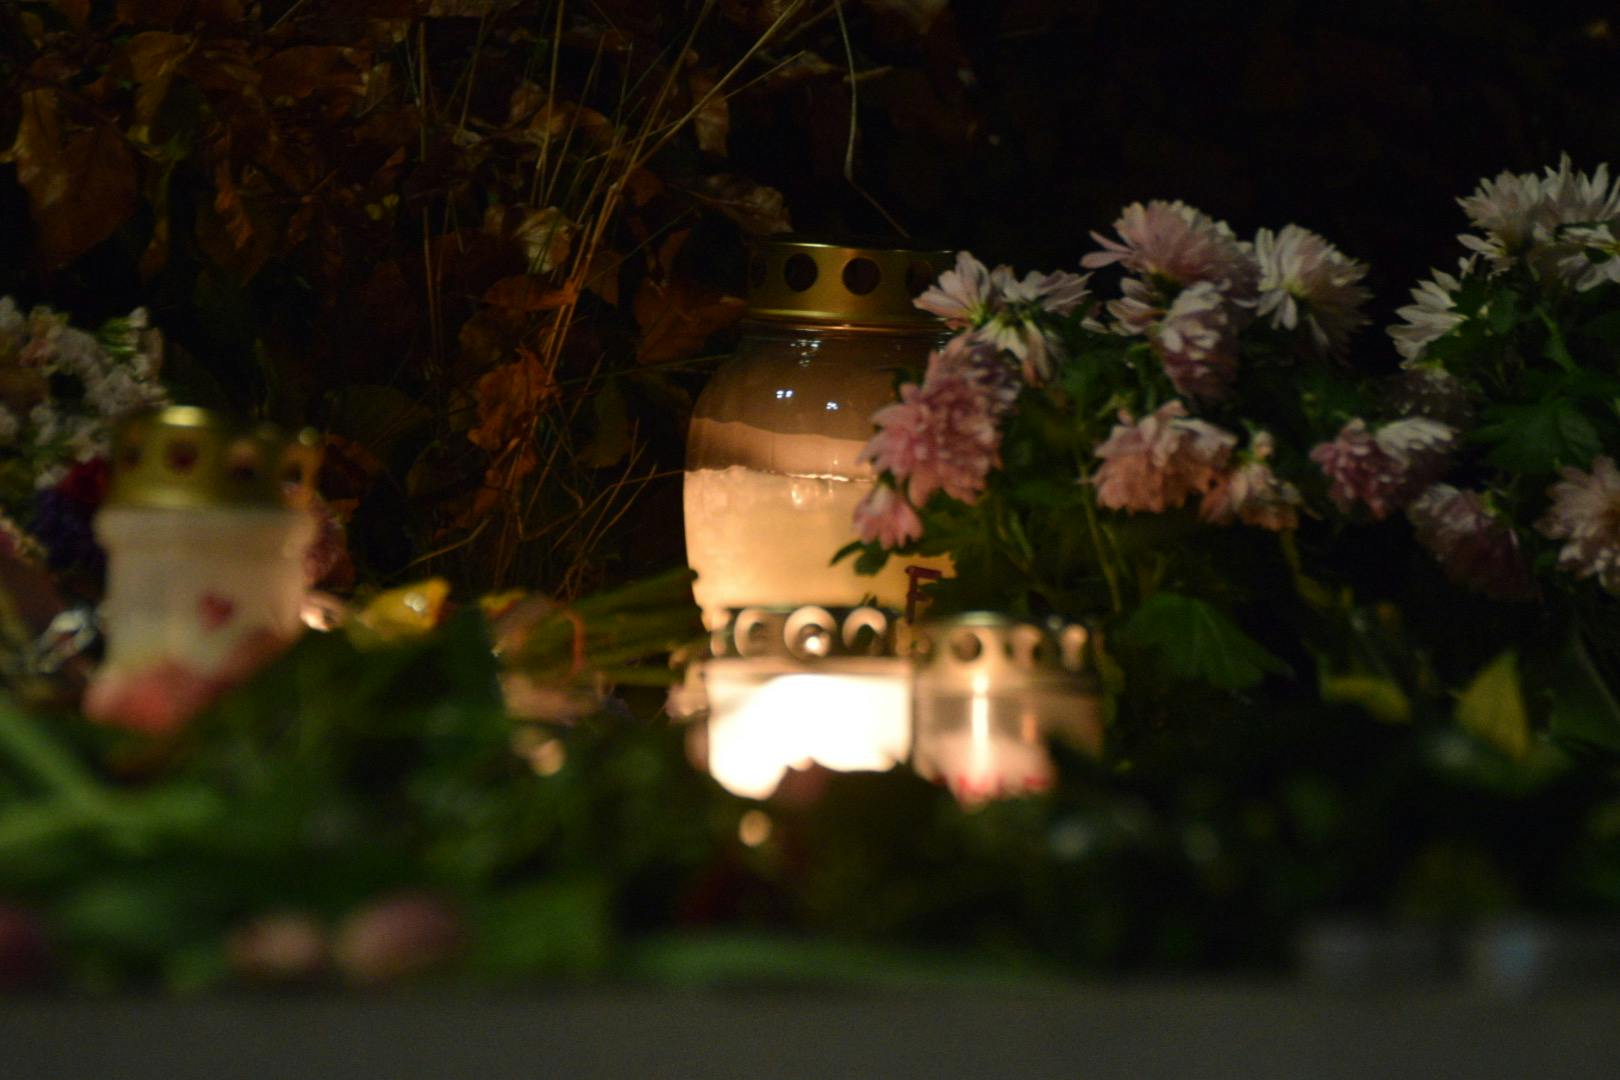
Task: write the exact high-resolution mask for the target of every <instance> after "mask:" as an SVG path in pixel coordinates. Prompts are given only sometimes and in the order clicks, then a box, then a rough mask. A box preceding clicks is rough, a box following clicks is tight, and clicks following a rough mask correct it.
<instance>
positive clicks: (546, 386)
mask: <svg viewBox="0 0 1620 1080" xmlns="http://www.w3.org/2000/svg"><path fill="white" fill-rule="evenodd" d="M517 353H518V358H517V359H516V360H514V361H512V362H511V363H509V364H502V365H500V366H499V367H497V368H496V369H495V370H493V371H490V372H488V373H486V374H485V375H484V377H483V378H481V379H479V380H478V388H477V390H476V392H475V394H476V397H477V399H478V423H477V425H476V426H474V427H473V428H472V429H471V430H469V431H468V432H467V438H468V439H469V440H470V441H471V442H472V444H473V445H474V446H477V447H479V448H481V449H484V450H487V451H489V452H490V453H492V454H498V453H501V452H502V451H504V450H505V449H506V448H507V447H508V446H510V445H512V444H514V443H517V442H521V441H525V440H526V439H527V437H528V434H529V432H530V430H531V421H532V420H533V419H534V417H535V415H536V414H537V413H539V412H540V410H541V409H542V408H543V407H545V406H546V405H548V404H550V403H551V402H552V401H553V400H555V399H556V397H557V381H556V379H554V378H553V377H552V373H551V369H550V368H549V367H548V366H547V365H546V363H545V362H544V361H543V360H542V359H541V358H540V357H539V356H537V355H536V354H534V353H533V352H530V351H529V350H528V349H523V348H519V349H518V351H517Z"/></svg>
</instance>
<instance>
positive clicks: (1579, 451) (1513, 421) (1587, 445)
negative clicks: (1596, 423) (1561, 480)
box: [1478, 398, 1602, 473]
mask: <svg viewBox="0 0 1620 1080" xmlns="http://www.w3.org/2000/svg"><path fill="white" fill-rule="evenodd" d="M1491 419H1492V420H1493V421H1494V422H1493V423H1491V424H1490V425H1488V426H1487V427H1484V428H1481V429H1480V431H1479V436H1478V437H1479V438H1480V439H1481V440H1483V441H1485V442H1491V443H1495V444H1496V445H1495V446H1494V447H1493V448H1492V450H1491V452H1490V454H1489V455H1488V456H1487V460H1488V461H1489V462H1490V463H1491V464H1492V465H1495V466H1497V467H1498V468H1502V469H1509V470H1512V471H1516V472H1529V473H1551V472H1556V471H1558V469H1559V468H1560V467H1562V466H1565V465H1585V464H1586V463H1587V462H1589V461H1591V460H1592V457H1593V456H1594V455H1595V454H1597V453H1598V452H1599V451H1600V450H1601V449H1602V441H1601V440H1600V439H1599V438H1598V433H1597V428H1595V427H1593V426H1592V422H1591V421H1590V420H1588V419H1587V418H1586V417H1585V416H1583V415H1582V414H1581V411H1580V410H1579V409H1577V408H1576V407H1575V406H1574V405H1573V404H1572V403H1570V402H1569V401H1568V400H1565V399H1563V398H1549V399H1547V400H1546V401H1542V402H1539V403H1537V404H1534V405H1504V406H1501V407H1499V408H1496V409H1493V410H1492V411H1491Z"/></svg>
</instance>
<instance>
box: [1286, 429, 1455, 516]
mask: <svg viewBox="0 0 1620 1080" xmlns="http://www.w3.org/2000/svg"><path fill="white" fill-rule="evenodd" d="M1456 445H1457V433H1456V432H1455V431H1454V430H1453V429H1452V428H1450V427H1448V426H1447V425H1445V424H1442V423H1440V422H1439V421H1437V420H1430V419H1428V418H1427V417H1421V416H1414V417H1411V418H1409V419H1406V420H1396V421H1394V422H1392V423H1388V424H1385V425H1384V426H1383V427H1381V428H1379V429H1378V430H1377V432H1370V431H1368V430H1367V424H1366V421H1364V420H1361V419H1355V420H1352V421H1350V422H1349V423H1348V424H1346V425H1344V427H1343V428H1341V429H1340V430H1339V434H1338V437H1337V438H1335V439H1334V440H1333V441H1332V442H1325V443H1322V444H1320V445H1319V446H1317V447H1316V448H1315V449H1314V450H1312V451H1311V460H1312V461H1314V462H1316V464H1317V465H1318V466H1319V467H1320V468H1321V470H1322V472H1323V474H1324V475H1325V476H1326V477H1327V478H1328V480H1329V481H1331V484H1330V486H1329V487H1328V496H1329V497H1330V498H1331V499H1332V500H1333V502H1334V504H1335V505H1336V506H1338V508H1339V509H1340V510H1342V511H1345V512H1348V511H1349V510H1350V508H1351V506H1353V505H1354V504H1355V503H1357V502H1362V503H1365V504H1366V505H1367V509H1368V510H1369V511H1370V512H1371V513H1372V516H1373V517H1374V518H1376V519H1378V520H1382V519H1384V518H1386V517H1388V516H1389V515H1390V514H1392V513H1394V512H1395V511H1396V510H1399V509H1400V508H1401V507H1402V506H1404V505H1405V504H1406V503H1407V502H1409V501H1411V499H1412V498H1413V497H1415V496H1416V495H1417V494H1418V493H1419V492H1420V491H1422V490H1423V489H1424V488H1426V487H1428V486H1429V485H1430V484H1432V483H1433V482H1434V481H1436V480H1438V479H1439V478H1440V476H1441V475H1442V474H1444V472H1445V471H1446V467H1447V465H1448V464H1449V463H1450V455H1451V453H1452V451H1453V450H1454V449H1456Z"/></svg>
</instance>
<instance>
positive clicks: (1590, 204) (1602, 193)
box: [1541, 154, 1620, 227]
mask: <svg viewBox="0 0 1620 1080" xmlns="http://www.w3.org/2000/svg"><path fill="white" fill-rule="evenodd" d="M1541 196H1542V203H1543V213H1544V214H1545V216H1546V223H1547V224H1548V225H1549V226H1552V227H1557V226H1559V225H1587V224H1591V223H1593V222H1600V221H1609V220H1611V219H1613V218H1615V217H1620V181H1617V182H1616V183H1613V184H1611V183H1610V182H1609V166H1608V165H1607V164H1602V165H1599V166H1598V167H1597V168H1596V169H1594V170H1592V175H1591V176H1588V175H1586V174H1585V173H1582V172H1575V171H1574V170H1573V169H1572V168H1571V167H1570V161H1569V155H1568V154H1565V155H1564V156H1563V157H1562V158H1560V159H1559V161H1558V168H1557V169H1554V168H1552V167H1551V166H1548V167H1547V169H1546V175H1544V176H1543V177H1542V180H1541Z"/></svg>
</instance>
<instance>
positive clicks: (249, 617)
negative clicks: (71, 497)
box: [86, 406, 319, 711]
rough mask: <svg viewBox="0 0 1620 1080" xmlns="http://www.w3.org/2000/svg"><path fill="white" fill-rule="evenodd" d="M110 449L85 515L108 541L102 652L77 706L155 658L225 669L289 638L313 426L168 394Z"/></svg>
mask: <svg viewBox="0 0 1620 1080" xmlns="http://www.w3.org/2000/svg"><path fill="white" fill-rule="evenodd" d="M113 454H114V457H113V466H112V482H111V486H110V489H109V492H108V498H107V503H106V505H105V506H103V507H102V509H101V511H100V512H99V513H98V514H97V516H96V521H95V530H96V538H97V539H98V540H99V541H100V542H101V545H102V546H103V547H104V548H105V549H106V552H107V591H106V598H105V600H104V601H103V603H102V606H101V619H102V628H103V633H104V634H105V637H106V641H107V652H106V658H105V660H104V662H103V663H102V665H101V667H100V668H99V669H98V671H97V672H96V674H95V676H94V678H93V680H92V684H91V688H90V693H89V696H88V698H87V703H86V707H87V709H91V710H92V711H93V709H94V706H95V703H96V702H98V701H108V700H111V699H113V698H116V697H117V687H118V684H119V683H120V682H121V681H126V680H129V679H134V678H139V677H140V676H141V675H142V674H143V673H145V672H147V671H149V670H151V669H153V668H155V667H159V666H163V665H179V666H180V667H182V668H184V669H185V670H187V671H189V672H191V673H194V674H195V675H198V676H201V677H204V678H213V677H221V678H229V677H231V676H232V675H233V674H236V673H237V668H238V667H240V666H242V665H243V664H249V665H251V661H252V660H253V659H254V658H255V656H257V655H262V651H263V649H264V648H265V647H267V646H268V645H270V644H272V643H274V642H285V641H287V640H290V639H291V638H293V637H295V636H297V634H298V633H299V631H300V630H301V629H302V627H303V620H302V610H303V606H304V601H305V596H306V593H307V591H308V589H307V583H306V580H305V565H304V556H305V552H306V551H307V550H308V547H309V544H310V541H311V540H312V539H313V537H314V531H315V523H314V519H313V518H312V517H311V515H310V514H309V513H308V511H307V506H308V499H309V496H310V493H311V491H312V490H313V484H314V478H315V471H316V468H317V466H318V464H319V453H318V450H317V438H316V436H315V435H314V433H312V432H303V433H299V434H296V435H294V434H287V433H284V432H283V431H281V430H280V429H278V428H276V427H274V426H272V425H268V424H244V423H239V422H236V421H233V420H231V419H230V418H227V417H224V416H222V415H220V414H218V413H214V412H211V411H208V410H205V409H197V408H190V407H185V406H175V407H171V408H167V409H163V410H160V411H157V412H154V413H149V414H144V415H141V416H137V417H135V418H132V419H131V420H130V421H128V422H126V423H125V424H124V426H123V427H122V428H121V429H120V431H119V433H118V435H117V437H116V438H115V440H114V450H113Z"/></svg>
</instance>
